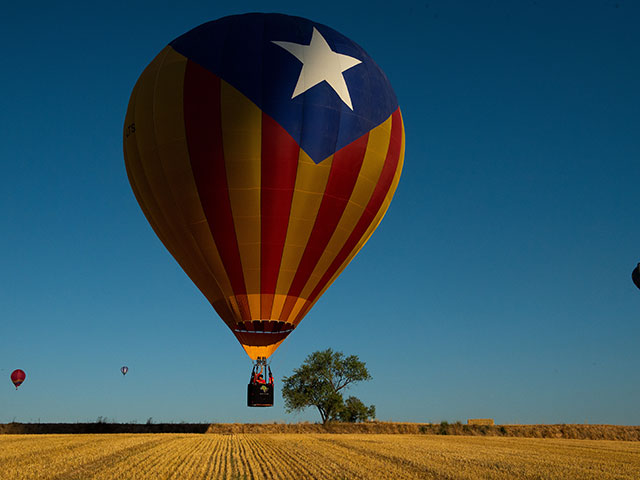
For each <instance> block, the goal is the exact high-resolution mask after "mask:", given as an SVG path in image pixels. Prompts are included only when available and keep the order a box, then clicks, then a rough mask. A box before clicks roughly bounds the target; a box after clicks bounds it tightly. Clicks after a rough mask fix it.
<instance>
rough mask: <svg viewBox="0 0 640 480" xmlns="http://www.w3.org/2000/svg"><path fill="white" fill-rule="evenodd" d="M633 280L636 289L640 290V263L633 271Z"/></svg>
mask: <svg viewBox="0 0 640 480" xmlns="http://www.w3.org/2000/svg"><path fill="white" fill-rule="evenodd" d="M631 279H632V280H633V283H635V285H636V287H638V288H640V263H639V264H638V265H637V266H636V268H634V269H633V272H631Z"/></svg>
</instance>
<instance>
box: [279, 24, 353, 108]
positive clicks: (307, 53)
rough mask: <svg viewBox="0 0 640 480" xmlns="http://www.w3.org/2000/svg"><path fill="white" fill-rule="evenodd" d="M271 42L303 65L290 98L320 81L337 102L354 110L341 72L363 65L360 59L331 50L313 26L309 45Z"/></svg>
mask: <svg viewBox="0 0 640 480" xmlns="http://www.w3.org/2000/svg"><path fill="white" fill-rule="evenodd" d="M273 43H275V44H276V45H278V46H279V47H282V48H284V49H285V50H286V51H287V52H289V53H290V54H292V55H293V56H294V57H296V58H297V59H298V60H300V61H301V62H302V70H301V71H300V76H299V77H298V83H297V84H296V88H295V89H294V90H293V95H291V98H295V97H297V96H298V95H300V94H301V93H304V92H306V91H307V90H309V89H310V88H311V87H315V86H316V85H317V84H319V83H321V82H327V83H328V84H329V85H330V86H331V88H333V90H334V91H335V92H336V93H337V94H338V96H339V97H340V99H341V100H342V101H343V102H344V103H346V104H347V106H348V107H349V108H350V109H351V110H353V106H352V105H351V96H350V95H349V89H348V88H347V83H346V82H345V80H344V76H343V75H342V72H344V71H345V70H349V69H350V68H351V67H355V66H356V65H358V64H359V63H362V60H358V59H357V58H354V57H350V56H348V55H343V54H341V53H336V52H334V51H333V50H331V47H330V46H329V44H328V43H327V41H326V40H325V39H324V37H323V36H322V34H321V33H320V32H319V31H318V30H316V27H313V34H312V35H311V43H310V44H309V45H301V44H299V43H291V42H276V41H273Z"/></svg>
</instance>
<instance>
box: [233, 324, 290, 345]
mask: <svg viewBox="0 0 640 480" xmlns="http://www.w3.org/2000/svg"><path fill="white" fill-rule="evenodd" d="M295 328H296V327H295V325H293V324H291V323H286V322H276V321H269V320H255V321H252V322H250V321H247V322H238V323H237V324H236V328H234V329H233V333H234V335H235V336H236V338H237V339H238V340H239V341H240V343H241V344H242V345H244V346H250V347H266V346H271V345H275V344H277V343H279V342H282V340H284V339H285V338H287V336H288V335H289V334H290V333H291V332H293V330H294V329H295Z"/></svg>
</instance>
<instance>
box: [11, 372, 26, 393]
mask: <svg viewBox="0 0 640 480" xmlns="http://www.w3.org/2000/svg"><path fill="white" fill-rule="evenodd" d="M25 378H27V374H26V373H24V370H20V369H18V370H14V371H13V372H11V381H12V382H13V384H14V385H15V386H16V390H17V389H18V387H19V386H20V385H22V382H24V379H25Z"/></svg>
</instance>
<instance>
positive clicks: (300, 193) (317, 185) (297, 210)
mask: <svg viewBox="0 0 640 480" xmlns="http://www.w3.org/2000/svg"><path fill="white" fill-rule="evenodd" d="M332 162H333V155H332V156H331V157H328V158H327V159H325V160H323V161H322V162H320V163H319V164H316V163H314V161H313V160H311V158H309V156H308V155H307V154H306V153H305V152H304V151H303V150H302V149H300V155H299V159H298V171H297V174H296V183H295V187H294V192H293V200H292V202H291V213H290V214H289V226H288V227H287V237H286V240H285V243H284V250H283V252H282V262H281V264H280V273H279V275H278V283H277V284H276V293H275V295H274V299H273V309H272V312H271V318H273V319H280V320H282V321H286V320H287V319H285V318H282V319H281V318H280V315H281V313H282V308H283V307H284V303H285V301H286V299H287V293H288V292H289V288H290V287H291V282H293V277H294V276H295V274H296V271H297V270H298V264H299V263H300V259H301V258H302V254H303V253H304V249H305V248H306V246H307V242H308V241H309V236H310V235H311V231H312V230H313V225H314V223H315V220H316V216H317V214H318V210H319V209H320V203H321V202H322V198H323V196H324V191H325V188H326V187H327V180H328V179H329V172H330V171H331V164H332ZM288 318H291V316H289V317H288Z"/></svg>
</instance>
